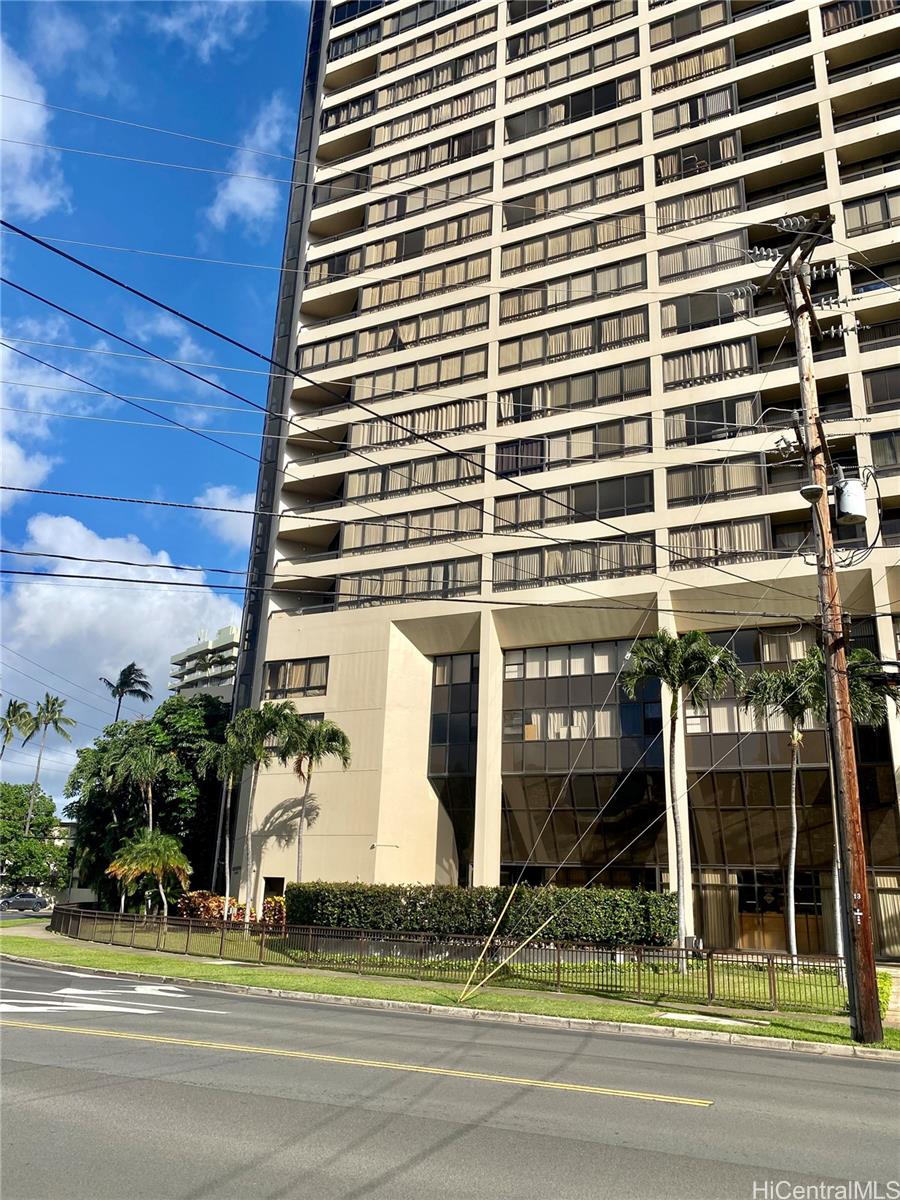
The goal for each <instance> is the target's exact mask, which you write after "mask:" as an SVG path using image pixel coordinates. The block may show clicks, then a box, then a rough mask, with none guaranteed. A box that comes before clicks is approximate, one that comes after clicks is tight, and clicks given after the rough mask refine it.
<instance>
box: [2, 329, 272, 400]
mask: <svg viewBox="0 0 900 1200" xmlns="http://www.w3.org/2000/svg"><path fill="white" fill-rule="evenodd" d="M0 336H6V337H8V339H9V341H11V342H24V341H25V339H24V338H17V337H12V336H11V335H8V334H7V335H0ZM30 344H31V345H35V344H36V343H33V342H32V343H30ZM48 344H49V343H47V342H42V343H41V345H48ZM68 348H69V349H76V348H80V347H68ZM0 383H4V384H6V385H7V386H8V387H15V388H32V389H37V390H38V391H41V392H65V393H67V394H68V395H71V396H99V395H102V393H101V392H98V391H96V390H95V389H94V388H67V387H57V386H54V385H53V384H52V383H34V382H33V381H32V380H30V379H29V380H26V379H0ZM123 397H124V399H126V400H147V401H148V402H150V403H153V404H172V405H175V406H177V407H178V408H208V409H213V410H215V411H216V412H230V413H240V414H241V416H243V417H249V416H252V415H253V414H252V413H249V412H247V411H246V410H245V409H243V408H240V407H239V406H238V405H236V404H209V403H207V402H205V401H203V400H193V399H192V400H173V399H172V398H171V396H137V395H132V394H130V393H127V392H124V393H123ZM29 411H30V410H29Z"/></svg>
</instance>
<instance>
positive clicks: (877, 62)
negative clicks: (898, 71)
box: [828, 51, 900, 83]
mask: <svg viewBox="0 0 900 1200" xmlns="http://www.w3.org/2000/svg"><path fill="white" fill-rule="evenodd" d="M898 62H900V51H893V52H891V53H889V54H879V55H878V57H877V58H871V59H866V60H865V62H856V63H850V65H849V66H847V67H839V68H838V70H836V71H829V73H828V78H829V80H830V81H831V82H832V83H837V81H838V80H839V79H852V77H853V76H854V75H866V74H868V73H869V72H871V71H880V70H881V68H882V67H888V66H891V65H892V64H893V63H898Z"/></svg>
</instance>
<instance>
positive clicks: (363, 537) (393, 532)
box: [341, 503, 482, 554]
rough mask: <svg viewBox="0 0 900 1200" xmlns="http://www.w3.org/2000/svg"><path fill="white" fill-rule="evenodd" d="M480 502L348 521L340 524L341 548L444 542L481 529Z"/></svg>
mask: <svg viewBox="0 0 900 1200" xmlns="http://www.w3.org/2000/svg"><path fill="white" fill-rule="evenodd" d="M481 525H482V506H481V504H480V503H479V504H460V505H456V506H453V505H448V506H445V507H443V508H424V509H416V510H414V511H413V512H402V513H389V514H388V515H387V516H384V517H379V518H377V519H376V520H374V521H352V522H351V521H348V522H346V523H345V525H344V526H343V531H342V537H341V551H342V553H344V554H365V553H369V552H371V551H373V550H380V549H385V550H390V549H394V548H397V547H400V546H409V545H417V544H422V543H434V542H444V541H447V540H448V539H453V538H459V537H472V536H474V535H475V534H479V533H481Z"/></svg>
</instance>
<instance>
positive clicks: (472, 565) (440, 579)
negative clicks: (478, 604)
mask: <svg viewBox="0 0 900 1200" xmlns="http://www.w3.org/2000/svg"><path fill="white" fill-rule="evenodd" d="M480 587H481V559H480V558H478V557H472V558H454V559H449V560H448V561H446V562H432V563H423V564H420V565H413V566H405V567H389V568H386V569H385V570H382V571H372V572H365V573H360V574H352V575H341V576H340V577H339V579H338V583H337V593H336V595H335V607H336V608H363V607H367V606H368V605H372V604H391V603H396V602H398V601H400V602H403V601H409V600H439V599H442V598H445V597H447V596H460V595H465V594H467V593H470V592H477V591H478V590H479V589H480Z"/></svg>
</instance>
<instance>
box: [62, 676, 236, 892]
mask: <svg viewBox="0 0 900 1200" xmlns="http://www.w3.org/2000/svg"><path fill="white" fill-rule="evenodd" d="M227 723H228V706H227V705H226V704H225V703H224V702H223V701H222V700H220V699H218V697H215V696H210V695H207V694H206V693H202V692H201V693H198V694H196V695H192V696H190V697H185V696H172V697H170V698H169V699H168V700H164V701H163V703H162V704H160V705H159V707H158V708H157V709H156V711H155V712H154V713H153V714H152V716H150V717H149V718H148V719H147V720H144V721H118V722H116V723H115V724H110V725H108V726H107V727H106V729H105V730H104V731H103V733H102V734H101V735H100V736H98V737H97V738H96V739H95V740H94V742H93V743H92V744H91V745H90V746H85V747H83V748H82V749H80V750H79V751H78V758H77V762H76V764H75V767H74V769H73V770H72V772H71V774H70V775H69V778H68V780H67V782H66V787H65V795H66V798H67V800H68V801H69V803H68V806H67V808H66V810H65V815H66V816H67V817H69V818H71V819H72V820H74V821H75V823H76V828H75V861H76V863H77V866H78V873H79V877H80V879H81V881H82V883H83V884H84V886H85V887H91V888H93V889H94V890H95V891H97V893H98V894H99V896H100V897H101V899H104V900H105V898H106V897H108V898H109V903H110V905H111V904H112V902H113V893H112V880H111V878H110V876H109V875H107V873H106V868H107V867H108V866H109V863H110V861H111V860H112V859H113V858H114V857H115V856H116V854H117V852H118V850H119V848H120V846H121V845H122V844H123V843H124V842H126V841H127V840H128V839H129V838H131V837H134V836H135V835H136V834H138V833H139V832H140V831H141V829H143V828H144V826H145V825H147V823H148V821H147V817H148V814H147V798H146V796H145V794H144V793H143V792H142V791H141V790H140V787H139V785H138V784H137V782H136V781H135V780H134V779H133V778H132V777H131V773H130V771H126V770H124V769H123V763H125V762H129V761H130V760H131V759H132V758H133V756H134V755H135V754H136V753H138V752H143V751H145V750H146V749H148V748H149V749H152V750H154V751H155V752H156V753H157V754H158V755H159V756H160V757H161V758H162V759H163V761H164V762H165V770H164V772H163V773H162V774H161V776H160V778H159V779H158V780H157V781H156V782H154V783H153V784H152V785H151V786H152V807H153V827H154V829H161V830H163V832H165V833H171V834H174V835H175V836H176V837H177V838H179V839H180V841H181V844H182V847H183V849H184V852H185V854H186V855H187V858H188V859H189V861H190V862H192V863H196V862H200V861H201V860H202V857H203V856H205V855H206V854H207V852H208V849H209V848H211V846H212V844H213V841H214V839H215V836H216V816H217V813H218V811H219V787H218V785H217V783H216V781H215V780H214V779H213V778H211V777H210V775H209V773H208V770H207V769H206V768H205V767H204V768H201V767H200V764H199V760H200V757H201V754H202V753H203V751H204V749H205V748H208V747H209V746H210V745H213V746H215V745H217V744H220V743H221V741H222V739H223V737H224V734H225V726H226V725H227ZM116 899H117V900H118V901H119V902H120V903H121V899H122V897H121V893H119V894H118V895H117V896H116Z"/></svg>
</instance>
